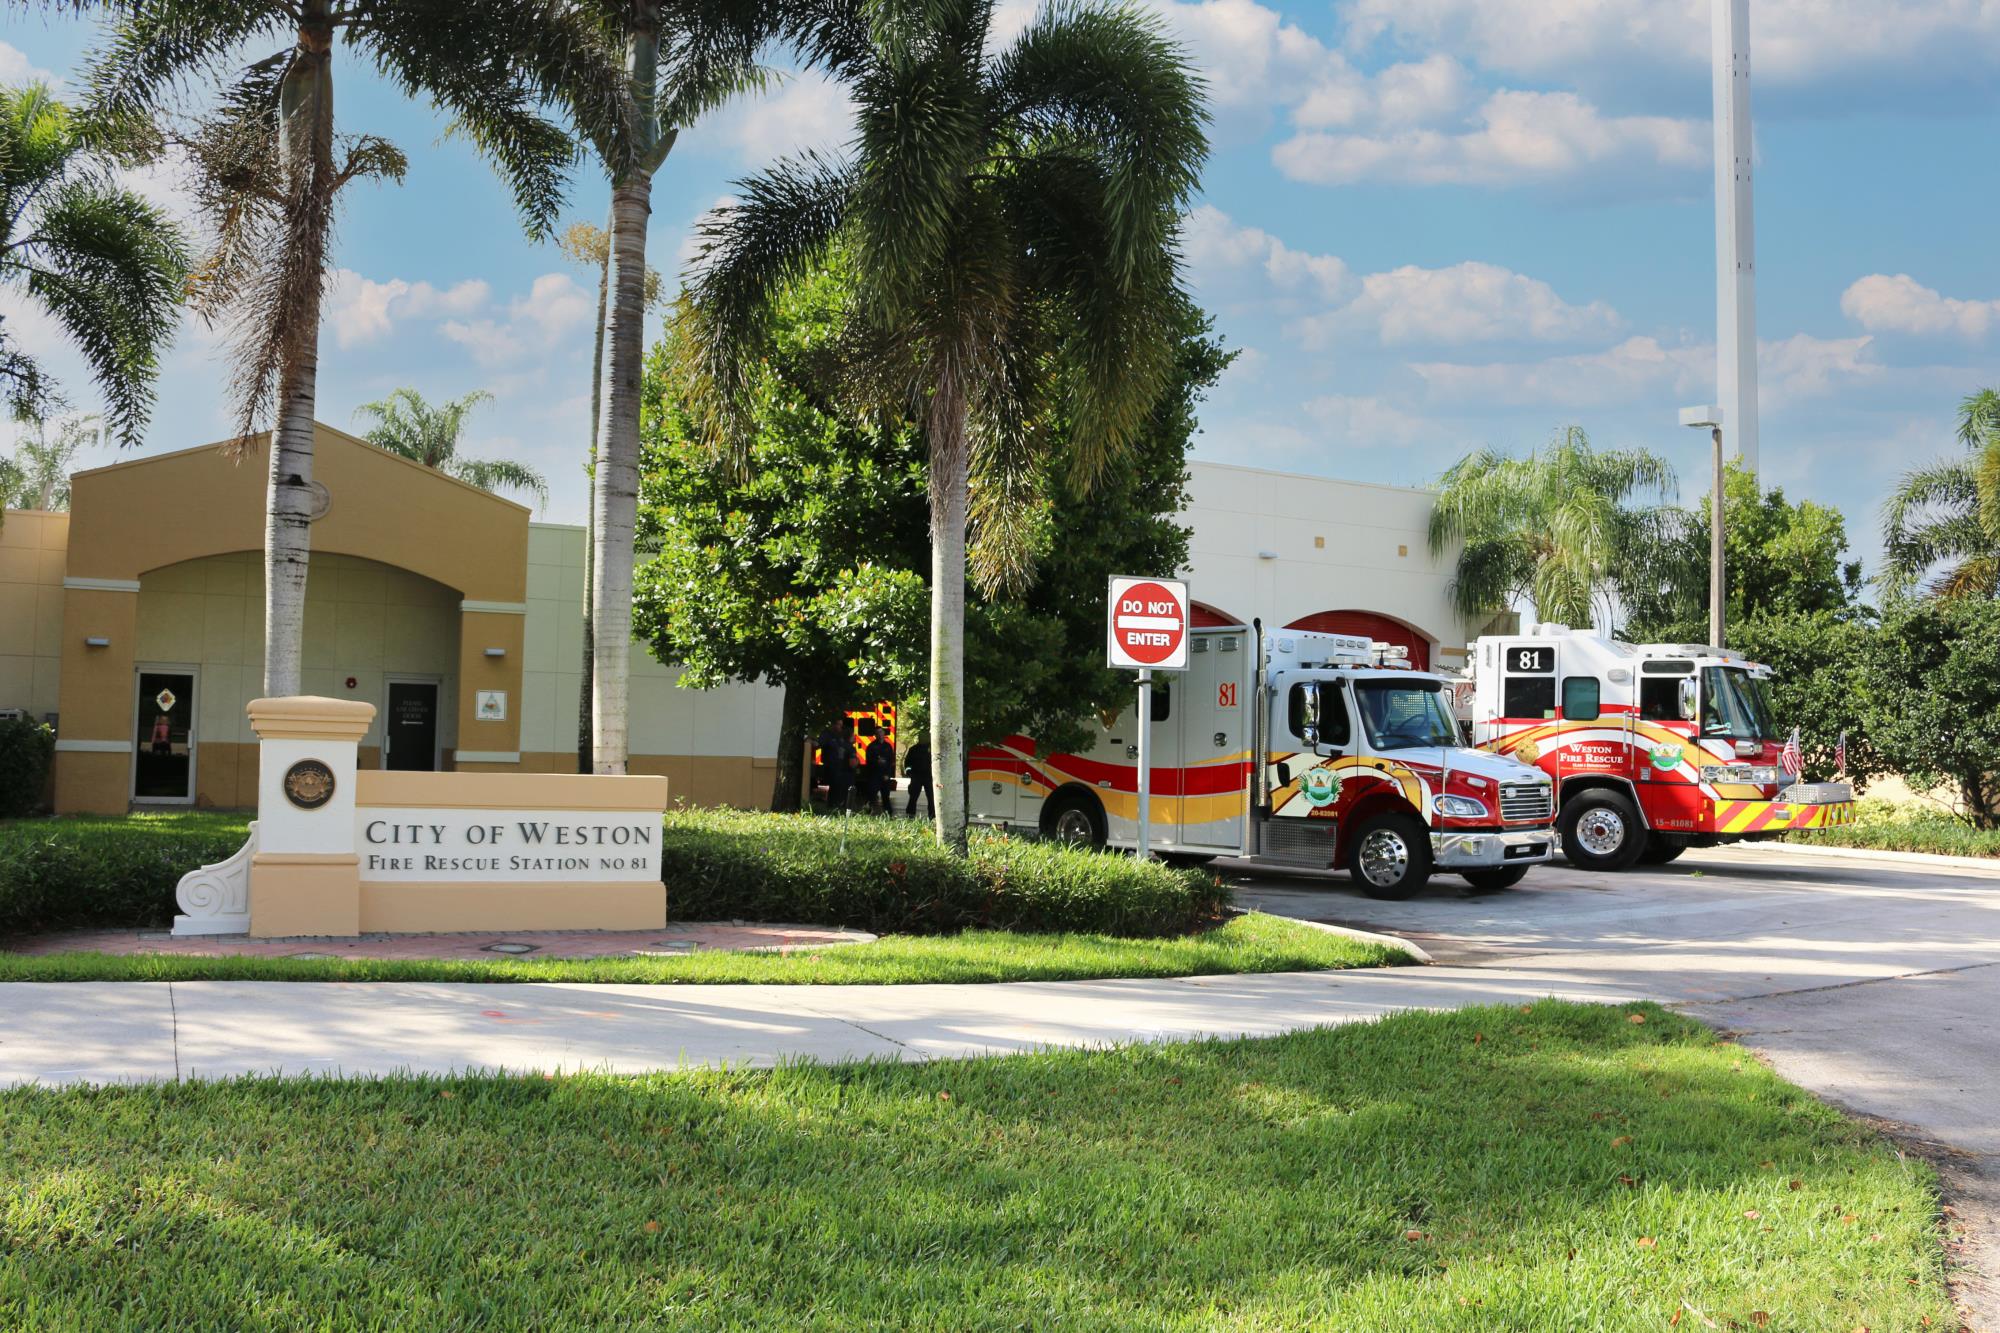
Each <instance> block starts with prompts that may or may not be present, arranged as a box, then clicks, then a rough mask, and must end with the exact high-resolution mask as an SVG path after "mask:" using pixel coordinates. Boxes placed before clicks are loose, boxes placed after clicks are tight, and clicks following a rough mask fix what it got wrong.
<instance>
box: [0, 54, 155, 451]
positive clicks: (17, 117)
mask: <svg viewBox="0 0 2000 1333" xmlns="http://www.w3.org/2000/svg"><path fill="white" fill-rule="evenodd" d="M109 147H110V144H109V141H108V138H107V136H106V135H105V133H104V127H101V126H87V125H85V124H83V123H80V122H79V121H78V119H77V118H76V117H73V116H72V115H71V114H70V112H69V110H68V108H66V107H64V106H63V104H62V103H60V102H58V101H56V100H55V98H54V97H52V96H51V95H50V93H49V90H48V88H46V87H45V86H43V85H41V84H29V85H27V86H25V87H20V88H0V285H4V286H5V287H7V288H9V289H19V290H22V291H24V292H25V293H26V295H27V297H28V299H29V300H30V301H32V302H34V303H35V304H36V305H38V306H40V307H41V309H42V310H43V311H45V312H46V313H47V314H48V315H49V316H50V318H52V319H54V320H55V322H56V323H57V324H58V325H60V326H61V328H62V330H63V331H64V332H65V333H67V334H68V335H69V337H70V340H71V341H72V342H74V343H75V344H76V346H77V348H78V349H79V350H80V351H81V352H82V353H83V357H84V360H85V362H86V363H88V365H89V366H90V370H91V375H92V377H93V378H94V379H95V380H96V382H97V388H98V391H99V392H100V393H102V394H103V395H104V402H105V410H106V412H107V413H108V414H109V415H110V418H111V429H112V431H113V433H114V434H116V435H117V437H118V440H119V442H120V443H121V444H136V443H138V440H139V433H140V432H141V431H142V430H143V429H144V428H145V425H146V417H147V414H148V413H149V412H150V411H151V410H152V406H153V377H154V375H155V374H156V373H157V372H158V369H159V357H160V353H161V352H163V351H165V350H166V347H167V344H168V343H169V342H170V341H171V340H172V338H173V334H174V328H175V326H176V324H177V323H178V321H179V319H180V311H179V305H180V301H181V291H182V286H183V283H184V282H185V281H186V278H187V269H188V250H187V245H186V243H185V242H184V241H183V240H182V238H181V234H180V230H179V228H177V227H176V226H174V224H173V222H172V221H171V220H170V219H169V218H168V217H167V216H166V214H164V213H162V212H161V211H160V210H159V209H157V208H155V207H154V206H153V205H151V204H149V203H147V202H146V201H145V200H144V199H142V198H141V197H140V196H138V195H137V194H135V193H133V192H132V191H130V190H127V189H123V188H121V187H120V186H119V185H118V184H117V183H116V181H115V180H114V178H113V176H112V174H111V173H112V167H113V166H114V165H115V163H114V161H113V159H112V156H111V155H110V152H109ZM43 350H44V349H41V348H33V347H23V346H20V345H19V344H18V343H17V342H16V341H15V340H14V338H13V336H12V335H11V334H10V332H9V331H8V329H7V326H6V321H5V319H4V317H0V391H4V393H5V395H6V399H7V405H8V407H9V408H10V409H11V410H12V411H13V413H14V415H15V416H17V417H23V418H27V417H41V416H44V415H48V414H50V413H53V412H55V411H57V410H59V409H60V408H61V407H62V405H63V400H62V395H61V391H60V389H59V387H58V386H57V385H56V384H55V382H54V381H52V380H51V379H50V378H49V377H48V375H47V373H46V372H45V371H44V370H43V369H42V366H41V362H40V360H39V355H40V353H41V352H42V351H43Z"/></svg>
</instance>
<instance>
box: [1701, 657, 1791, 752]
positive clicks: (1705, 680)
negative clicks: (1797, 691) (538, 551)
mask: <svg viewBox="0 0 2000 1333" xmlns="http://www.w3.org/2000/svg"><path fill="white" fill-rule="evenodd" d="M1701 734H1702V735H1704V736H1727V737H1729V738H1730V739H1731V740H1739V741H1761V740H1768V739H1770V738H1771V737H1773V736H1775V735H1777V734H1778V733H1777V724H1776V723H1775V722H1773V721H1772V720H1771V703H1770V697H1769V696H1768V695H1767V694H1766V693H1765V692H1764V682H1763V681H1761V680H1758V679H1757V678H1756V677H1754V676H1752V675H1751V674H1750V673H1749V672H1747V671H1744V670H1741V669H1740V668H1737V667H1703V668H1702V669H1701Z"/></svg>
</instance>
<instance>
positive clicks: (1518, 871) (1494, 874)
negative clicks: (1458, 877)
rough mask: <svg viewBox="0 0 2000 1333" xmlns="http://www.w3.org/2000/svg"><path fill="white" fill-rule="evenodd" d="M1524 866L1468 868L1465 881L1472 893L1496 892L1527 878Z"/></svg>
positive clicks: (1526, 868)
mask: <svg viewBox="0 0 2000 1333" xmlns="http://www.w3.org/2000/svg"><path fill="white" fill-rule="evenodd" d="M1527 874H1528V867H1526V866H1501V867H1500V868H1499V869H1498V870H1468V871H1466V872H1465V882H1466V883H1467V884H1470V885H1471V886H1472V891H1473V892H1474V893H1498V892H1500V890H1502V889H1511V888H1513V887H1514V886H1515V885H1516V884H1519V883H1520V882H1521V881H1522V880H1523V879H1525V878H1527Z"/></svg>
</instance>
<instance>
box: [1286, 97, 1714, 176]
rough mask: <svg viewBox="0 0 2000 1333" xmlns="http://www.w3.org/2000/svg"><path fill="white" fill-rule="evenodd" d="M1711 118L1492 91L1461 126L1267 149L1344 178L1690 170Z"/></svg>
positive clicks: (1701, 156)
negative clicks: (1606, 108)
mask: <svg viewBox="0 0 2000 1333" xmlns="http://www.w3.org/2000/svg"><path fill="white" fill-rule="evenodd" d="M1708 139H1709V133H1708V126H1707V124H1706V122H1702V121H1694V120H1679V119H1675V118H1672V117H1668V116H1607V115H1605V114H1603V113H1602V112H1600V111H1599V110H1598V109H1597V108H1596V107H1595V106H1594V105H1592V104H1591V103H1589V102H1587V101H1585V100H1584V99H1583V98H1581V97H1579V96H1577V95H1576V94H1575V93H1566V92H1554V93H1549V92H1522V91H1515V90H1507V89H1503V90H1501V91H1499V92H1496V93H1493V94H1492V95H1491V96H1489V97H1488V98H1487V99H1486V100H1485V102H1483V103H1482V104H1481V105H1480V107H1479V109H1478V110H1477V111H1476V112H1475V113H1474V114H1473V116H1472V118H1471V122H1470V123H1469V124H1468V125H1467V126H1466V127H1464V128H1448V129H1436V128H1428V127H1421V126H1419V127H1413V128H1407V129H1395V128H1386V129H1379V130H1376V131H1373V132H1363V133H1352V134H1333V133H1305V134H1299V135H1295V136H1293V137H1292V138H1290V139H1287V140H1286V141H1285V142H1283V143H1281V144H1279V145H1278V146H1277V147H1276V148H1274V149H1272V151H1271V159H1272V161H1273V162H1275V163H1276V164H1277V166H1278V169H1279V170H1280V171H1282V172H1284V173H1285V175H1287V176H1290V177H1291V178H1292V179H1294V180H1301V181H1310V182H1312V183H1314V184H1319V185H1346V184H1351V183H1353V182H1356V181H1363V180H1385V181H1394V182H1397V183H1400V184H1405V185H1516V184H1521V183H1523V182H1528V181H1549V180H1556V179H1560V178H1564V177H1569V176H1575V175H1577V174H1580V173H1582V172H1585V171H1589V172H1592V173H1602V172H1607V171H1656V170H1658V169H1660V168H1669V169H1673V170H1678V171H1689V170H1694V169H1697V168H1705V167H1706V166H1707V164H1708V162H1709V147H1708Z"/></svg>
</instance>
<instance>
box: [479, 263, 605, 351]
mask: <svg viewBox="0 0 2000 1333" xmlns="http://www.w3.org/2000/svg"><path fill="white" fill-rule="evenodd" d="M454 290H456V289H454ZM596 318H597V301H596V298H595V297H594V296H593V295H592V294H591V293H589V292H587V291H585V290H584V289H583V288H582V287H580V286H578V285H577V283H576V282H575V281H574V280H573V279H572V278H571V277H570V276H569V275H568V274H567V273H544V274H543V275H542V276H541V277H539V278H536V279H535V281H534V285H533V286H531V287H530V288H529V289H528V294H527V295H526V296H521V297H516V298H515V299H514V300H512V301H510V302H508V305H507V318H506V319H504V320H500V319H493V318H486V319H475V320H457V319H452V320H446V321H445V322H444V324H443V325H442V326H441V328H442V330H443V333H444V336H445V337H447V338H449V339H451V340H452V341H453V342H455V343H458V344H459V345H460V346H462V347H465V348H467V349H468V350H469V351H471V353H472V357H473V360H475V361H477V362H478V363H479V364H480V365H482V366H489V367H491V366H502V365H507V364H510V363H512V362H516V361H519V360H520V359H521V358H522V357H523V356H525V355H527V354H529V353H530V352H543V351H547V350H549V349H551V348H553V347H555V346H556V345H557V344H558V343H559V342H561V341H562V339H563V338H564V337H565V336H566V335H568V334H569V333H570V331H571V330H573V329H576V328H578V327H580V326H583V325H587V324H591V323H593V322H594V321H595V320H596Z"/></svg>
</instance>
